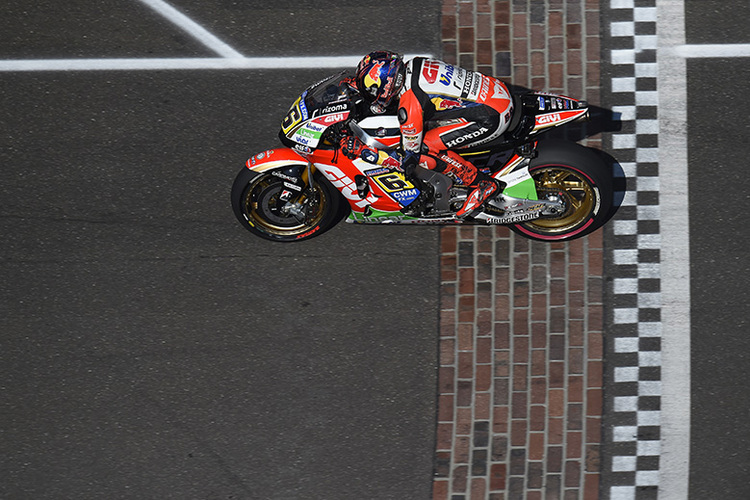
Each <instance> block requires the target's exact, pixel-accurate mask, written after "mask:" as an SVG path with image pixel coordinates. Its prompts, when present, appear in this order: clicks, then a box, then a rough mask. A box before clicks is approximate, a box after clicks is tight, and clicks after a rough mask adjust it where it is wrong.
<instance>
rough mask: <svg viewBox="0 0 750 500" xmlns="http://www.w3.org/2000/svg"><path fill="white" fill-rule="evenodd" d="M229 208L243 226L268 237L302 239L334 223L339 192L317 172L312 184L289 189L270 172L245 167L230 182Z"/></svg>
mask: <svg viewBox="0 0 750 500" xmlns="http://www.w3.org/2000/svg"><path fill="white" fill-rule="evenodd" d="M232 208H233V210H234V215H235V216H236V217H237V220H239V221H240V223H241V224H242V225H243V227H244V228H245V229H247V230H248V231H250V232H251V233H253V234H255V235H257V236H260V237H261V238H264V239H267V240H271V241H281V242H289V241H301V240H305V239H308V238H312V237H313V236H318V235H319V234H322V233H323V232H325V231H327V230H328V229H330V228H331V227H333V226H334V225H335V224H336V223H337V222H339V220H340V216H341V213H342V208H341V195H340V194H339V192H338V191H336V189H334V188H333V186H331V184H330V183H329V182H328V181H327V180H326V179H324V178H323V177H322V176H321V175H320V174H319V173H315V174H314V175H313V187H312V190H310V188H309V187H306V188H305V189H304V190H302V191H299V192H297V191H291V192H290V190H289V189H287V188H286V187H285V186H284V180H283V179H282V178H280V177H277V176H275V175H273V174H271V173H270V172H263V173H259V172H254V171H252V170H250V169H247V168H244V169H242V170H241V171H240V173H239V174H238V175H237V178H236V179H235V181H234V184H233V185H232Z"/></svg>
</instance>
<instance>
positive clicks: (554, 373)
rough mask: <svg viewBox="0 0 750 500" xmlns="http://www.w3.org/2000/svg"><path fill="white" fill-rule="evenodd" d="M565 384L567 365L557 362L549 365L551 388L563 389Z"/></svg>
mask: <svg viewBox="0 0 750 500" xmlns="http://www.w3.org/2000/svg"><path fill="white" fill-rule="evenodd" d="M564 384H565V363H563V362H562V361H559V362H557V361H555V362H550V363H549V386H550V387H563V386H564Z"/></svg>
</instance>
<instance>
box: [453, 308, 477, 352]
mask: <svg viewBox="0 0 750 500" xmlns="http://www.w3.org/2000/svg"><path fill="white" fill-rule="evenodd" d="M458 320H459V321H461V316H460V315H459V318H458ZM457 339H458V344H457V347H458V350H459V351H471V350H472V349H473V348H474V325H473V324H471V323H459V325H458V332H457Z"/></svg>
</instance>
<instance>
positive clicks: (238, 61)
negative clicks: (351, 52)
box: [0, 56, 362, 71]
mask: <svg viewBox="0 0 750 500" xmlns="http://www.w3.org/2000/svg"><path fill="white" fill-rule="evenodd" d="M360 59H362V56H344V57H254V58H250V57H235V58H207V57H206V58H188V57H186V58H173V59H38V60H37V59H26V60H16V61H13V60H5V61H0V71H86V70H159V69H306V68H310V69H312V68H343V67H354V66H356V65H357V63H358V62H359V61H360Z"/></svg>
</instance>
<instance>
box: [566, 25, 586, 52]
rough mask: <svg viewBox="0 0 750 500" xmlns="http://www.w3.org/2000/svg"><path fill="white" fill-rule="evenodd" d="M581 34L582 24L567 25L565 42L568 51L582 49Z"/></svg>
mask: <svg viewBox="0 0 750 500" xmlns="http://www.w3.org/2000/svg"><path fill="white" fill-rule="evenodd" d="M581 33H582V29H581V25H580V24H574V23H568V24H566V25H565V40H566V42H567V44H568V49H580V48H581V47H582V45H583V44H582V40H581Z"/></svg>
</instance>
